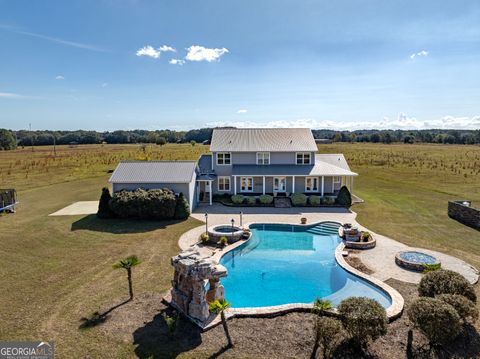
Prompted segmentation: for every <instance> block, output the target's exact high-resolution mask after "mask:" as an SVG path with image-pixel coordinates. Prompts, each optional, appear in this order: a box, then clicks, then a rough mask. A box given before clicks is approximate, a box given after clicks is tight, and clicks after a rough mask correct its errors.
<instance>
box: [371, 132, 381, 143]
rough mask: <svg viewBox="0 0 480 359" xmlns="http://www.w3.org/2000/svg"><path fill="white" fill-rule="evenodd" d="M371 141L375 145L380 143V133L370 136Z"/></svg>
mask: <svg viewBox="0 0 480 359" xmlns="http://www.w3.org/2000/svg"><path fill="white" fill-rule="evenodd" d="M370 141H371V142H373V143H378V142H380V135H379V134H378V133H374V134H372V135H371V136H370Z"/></svg>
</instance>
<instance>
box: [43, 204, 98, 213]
mask: <svg viewBox="0 0 480 359" xmlns="http://www.w3.org/2000/svg"><path fill="white" fill-rule="evenodd" d="M97 211H98V201H81V202H75V203H72V204H71V205H69V206H67V207H65V208H62V209H60V210H58V211H56V212H54V213H51V214H49V216H76V215H79V214H94V213H97Z"/></svg>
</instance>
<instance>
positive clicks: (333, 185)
mask: <svg viewBox="0 0 480 359" xmlns="http://www.w3.org/2000/svg"><path fill="white" fill-rule="evenodd" d="M334 178H335V177H333V176H332V194H333V193H334V192H335V183H334V182H333V179H334Z"/></svg>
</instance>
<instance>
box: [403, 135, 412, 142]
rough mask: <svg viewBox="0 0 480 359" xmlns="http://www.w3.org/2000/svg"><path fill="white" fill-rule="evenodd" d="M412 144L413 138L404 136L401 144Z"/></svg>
mask: <svg viewBox="0 0 480 359" xmlns="http://www.w3.org/2000/svg"><path fill="white" fill-rule="evenodd" d="M413 142H414V140H413V138H412V137H411V136H405V137H404V138H403V143H410V144H411V143H413Z"/></svg>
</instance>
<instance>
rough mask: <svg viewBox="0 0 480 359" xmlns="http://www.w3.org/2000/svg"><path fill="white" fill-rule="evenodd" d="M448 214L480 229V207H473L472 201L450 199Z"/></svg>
mask: <svg viewBox="0 0 480 359" xmlns="http://www.w3.org/2000/svg"><path fill="white" fill-rule="evenodd" d="M448 216H449V217H450V218H453V219H455V220H457V221H459V222H460V223H463V224H465V225H467V226H469V227H472V228H475V229H476V230H479V231H480V209H478V208H474V207H472V202H470V201H449V202H448Z"/></svg>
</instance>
